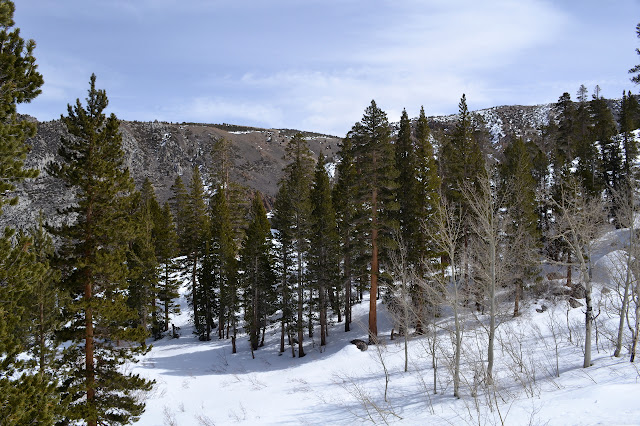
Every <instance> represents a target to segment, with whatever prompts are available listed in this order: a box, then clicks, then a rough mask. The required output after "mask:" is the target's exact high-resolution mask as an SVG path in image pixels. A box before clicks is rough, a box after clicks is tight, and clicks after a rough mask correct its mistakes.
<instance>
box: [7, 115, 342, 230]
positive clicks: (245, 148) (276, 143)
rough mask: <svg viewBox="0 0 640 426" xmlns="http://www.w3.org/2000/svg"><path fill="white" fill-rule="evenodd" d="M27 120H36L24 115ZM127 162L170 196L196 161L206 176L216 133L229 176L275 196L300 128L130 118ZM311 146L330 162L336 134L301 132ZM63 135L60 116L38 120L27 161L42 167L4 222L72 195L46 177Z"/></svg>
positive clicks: (21, 219) (125, 129) (48, 209)
mask: <svg viewBox="0 0 640 426" xmlns="http://www.w3.org/2000/svg"><path fill="white" fill-rule="evenodd" d="M24 119H26V120H34V119H33V118H31V117H24ZM120 130H121V132H122V136H123V149H124V151H125V156H126V162H127V166H128V167H129V170H130V172H131V175H132V176H133V178H134V180H135V182H136V185H138V186H140V185H141V184H142V182H143V181H144V179H145V178H147V177H148V178H150V179H151V181H152V182H153V184H154V186H155V188H156V191H157V194H158V198H159V200H160V201H161V202H163V201H165V200H167V199H168V198H169V197H170V196H171V191H170V188H171V185H172V184H173V182H174V180H175V178H176V176H177V175H180V176H182V177H183V179H185V181H186V182H188V179H190V177H191V173H192V170H193V168H194V166H199V167H200V169H201V172H202V173H203V175H204V177H205V179H206V178H207V169H208V166H209V165H210V164H211V149H212V146H213V143H214V141H215V140H217V139H218V138H226V139H227V140H230V141H231V143H232V156H233V160H234V168H233V170H232V173H231V179H232V180H234V181H235V182H238V183H241V184H244V185H247V186H248V187H250V188H253V189H257V190H260V191H262V192H263V193H264V194H265V195H266V196H267V198H272V197H273V196H275V193H276V191H277V183H278V180H279V179H280V177H281V174H282V169H283V167H284V165H285V163H286V162H285V160H284V148H285V146H286V143H287V141H288V140H289V139H291V137H292V136H293V135H295V134H296V133H297V132H298V131H296V130H289V129H257V128H247V127H241V126H232V125H226V124H224V125H213V124H187V123H183V124H173V123H162V122H157V121H155V122H128V121H124V122H122V123H121V125H120ZM302 133H303V134H304V135H305V137H306V138H307V140H308V141H309V146H310V148H311V151H312V152H313V153H314V155H315V156H317V155H318V154H319V153H320V152H322V153H323V154H324V155H325V157H327V159H328V161H334V156H335V154H336V152H337V151H338V149H339V147H338V144H339V142H340V139H339V138H337V137H332V136H328V135H321V134H317V133H311V132H302ZM64 135H65V128H64V125H63V124H62V123H61V122H60V121H59V120H54V121H49V122H43V123H38V132H37V135H36V136H35V137H34V138H32V139H30V140H29V141H28V143H29V144H30V145H31V152H30V153H29V155H28V157H27V162H26V164H27V166H28V167H30V168H37V169H39V170H40V176H39V177H38V178H37V179H34V180H32V181H29V182H26V183H25V184H23V185H21V187H20V188H19V191H18V195H19V197H20V202H19V204H18V205H17V206H14V207H7V208H6V209H5V214H4V215H3V216H2V217H1V219H2V222H3V224H11V225H14V226H22V225H24V224H27V223H33V221H34V219H35V218H36V217H37V215H38V212H39V211H40V210H42V211H43V212H44V213H45V215H46V217H47V218H53V217H55V216H56V211H57V209H58V208H60V207H62V206H64V205H65V204H67V203H69V202H71V201H72V199H73V195H72V194H71V192H70V191H69V190H68V189H66V188H64V186H63V185H62V184H61V183H60V182H59V181H57V180H56V179H54V178H52V177H51V176H48V175H47V173H46V171H45V166H46V164H47V163H49V162H50V161H52V160H54V159H55V158H56V155H57V152H58V147H59V145H60V138H61V137H62V136H64Z"/></svg>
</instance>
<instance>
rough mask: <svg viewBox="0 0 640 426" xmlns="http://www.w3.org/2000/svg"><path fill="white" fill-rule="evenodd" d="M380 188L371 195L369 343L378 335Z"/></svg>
mask: <svg viewBox="0 0 640 426" xmlns="http://www.w3.org/2000/svg"><path fill="white" fill-rule="evenodd" d="M377 208H378V190H377V189H374V190H373V194H372V196H371V212H372V213H371V290H370V294H369V343H373V342H374V341H375V340H376V339H377V337H378V316H377V311H376V307H377V306H376V298H377V295H378V215H377Z"/></svg>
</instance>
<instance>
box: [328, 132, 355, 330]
mask: <svg viewBox="0 0 640 426" xmlns="http://www.w3.org/2000/svg"><path fill="white" fill-rule="evenodd" d="M340 157H341V158H340V163H338V166H337V168H336V172H337V175H338V178H337V182H336V184H335V186H334V188H333V194H332V197H333V198H332V199H333V205H334V206H335V211H336V222H337V225H338V234H339V237H340V242H341V254H342V268H341V269H342V271H341V272H342V287H343V289H344V321H345V322H344V331H345V332H346V331H349V330H350V325H351V306H352V304H353V301H352V300H351V299H352V297H351V296H352V286H353V282H354V277H355V276H356V275H357V272H356V271H357V269H358V265H357V258H358V256H357V252H358V246H359V245H358V244H357V243H358V239H357V236H358V233H357V229H356V223H355V222H356V217H357V215H358V205H357V203H356V195H357V194H356V183H357V172H356V168H355V165H354V162H353V143H352V140H351V137H350V135H347V137H345V138H344V139H343V140H342V144H341V146H340Z"/></svg>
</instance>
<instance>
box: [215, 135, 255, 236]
mask: <svg viewBox="0 0 640 426" xmlns="http://www.w3.org/2000/svg"><path fill="white" fill-rule="evenodd" d="M232 155H233V147H232V145H231V141H229V140H228V139H225V138H219V139H216V140H215V141H214V144H213V149H212V151H211V163H212V164H211V174H212V177H213V184H212V185H211V186H212V187H213V188H215V187H218V186H222V187H223V188H224V190H225V195H226V198H227V204H228V206H229V214H230V216H231V228H232V229H233V240H234V242H235V244H236V247H237V248H239V247H240V244H241V242H242V240H243V238H244V230H245V228H246V227H247V220H246V216H247V213H248V211H249V204H250V202H249V200H250V199H251V191H250V190H249V189H248V188H247V187H245V186H243V185H240V184H238V183H237V182H233V181H232V180H231V178H230V174H231V168H232V167H233V158H232Z"/></svg>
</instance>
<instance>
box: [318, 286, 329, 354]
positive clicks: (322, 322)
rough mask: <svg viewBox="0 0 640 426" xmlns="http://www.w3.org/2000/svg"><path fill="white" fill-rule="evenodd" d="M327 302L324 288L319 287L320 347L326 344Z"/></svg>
mask: <svg viewBox="0 0 640 426" xmlns="http://www.w3.org/2000/svg"><path fill="white" fill-rule="evenodd" d="M326 336H327V302H326V290H325V288H324V286H321V287H320V346H325V345H326V344H327V339H326Z"/></svg>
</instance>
